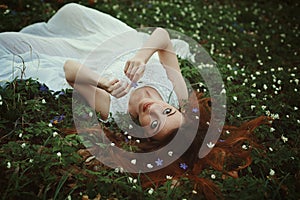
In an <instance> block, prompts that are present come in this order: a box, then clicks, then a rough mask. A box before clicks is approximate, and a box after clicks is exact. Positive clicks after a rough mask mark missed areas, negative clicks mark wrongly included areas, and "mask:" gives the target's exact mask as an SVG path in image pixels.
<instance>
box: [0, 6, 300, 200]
mask: <svg viewBox="0 0 300 200" xmlns="http://www.w3.org/2000/svg"><path fill="white" fill-rule="evenodd" d="M60 2H61V3H59V2H57V1H54V0H53V1H50V0H48V1H46V0H45V1H42V0H41V1H30V0H21V1H17V0H11V1H2V2H1V3H0V31H18V30H20V29H21V28H22V27H24V26H26V25H29V24H32V23H34V22H40V21H45V20H47V19H49V17H51V16H52V15H53V14H54V13H55V11H56V10H57V9H58V8H60V7H61V6H62V5H64V4H65V3H67V2H68V1H60ZM74 2H75V1H74ZM76 2H79V1H76ZM91 2H93V1H87V0H83V1H80V3H81V4H84V5H87V6H91V7H93V8H96V9H99V10H101V11H103V12H107V13H109V14H111V15H112V16H115V17H117V18H119V19H120V20H122V21H124V22H126V23H127V24H128V25H130V26H132V27H134V28H139V27H148V26H151V27H156V26H161V27H165V28H169V29H173V30H177V31H179V32H181V33H183V34H186V35H187V36H189V37H191V38H193V39H194V40H196V41H197V42H199V44H201V45H203V47H204V48H205V49H206V50H207V51H208V52H209V53H210V55H211V56H212V57H213V59H214V60H215V61H216V62H217V63H218V68H219V70H220V72H221V74H222V76H223V80H224V83H225V88H226V94H227V117H226V120H227V123H228V124H234V125H238V124H239V123H240V122H242V121H245V120H249V119H253V118H255V117H258V116H260V115H270V116H273V117H274V118H276V120H275V121H274V122H273V124H272V126H271V127H260V128H259V129H258V130H257V131H256V135H257V137H258V143H259V144H261V145H262V148H261V149H255V151H253V164H252V165H251V166H250V167H248V168H247V169H245V170H243V171H242V172H240V174H239V175H240V178H238V179H233V178H226V179H224V178H222V175H221V174H220V173H219V172H217V171H214V170H205V171H203V172H202V173H201V174H200V176H201V177H206V178H208V179H212V180H213V181H214V182H215V183H216V184H217V185H219V187H220V188H221V190H222V192H223V194H224V198H225V199H299V198H300V197H299V194H298V192H297V188H299V187H300V183H299V175H300V172H299V165H300V164H299V163H300V162H299V134H300V114H299V105H300V98H299V90H300V86H299V79H300V77H299V64H300V60H299V53H300V52H299V34H300V31H299V21H300V19H299V14H298V11H299V3H298V2H297V1H285V2H283V1H230V0H225V1H213V2H211V1H196V0H190V1H181V0H174V1H134V0H126V1H116V0H106V1H98V2H97V3H91ZM181 67H182V72H183V74H184V75H185V77H187V78H188V79H189V81H190V82H191V83H192V84H193V87H194V88H195V89H199V90H200V91H204V92H207V88H206V86H205V82H203V80H202V79H201V77H200V76H199V74H198V73H197V71H196V70H195V68H194V67H193V66H191V65H190V63H188V62H187V61H184V60H181ZM62 92H63V93H62ZM62 92H61V91H57V92H55V91H49V90H48V89H47V86H45V85H43V84H42V83H38V82H36V81H34V80H31V79H28V80H15V81H13V82H11V83H8V84H7V85H5V86H3V87H1V88H0V95H1V100H0V102H2V103H1V106H0V107H1V113H0V117H1V118H0V161H1V162H0V176H1V179H0V185H1V188H0V191H1V198H2V199H50V198H53V199H66V198H72V199H81V198H82V195H88V196H89V197H90V198H94V197H96V195H97V194H98V193H99V194H101V196H102V198H103V199H107V198H118V199H162V198H164V199H184V198H186V199H199V198H200V197H199V196H197V195H195V194H194V193H193V192H192V186H191V185H190V183H189V182H188V181H187V180H185V181H184V183H185V184H183V185H181V186H179V187H178V188H176V189H174V190H171V189H170V187H171V184H170V181H168V182H167V183H166V184H165V185H164V186H162V187H160V188H158V189H157V190H155V191H154V192H153V193H152V194H150V193H151V192H150V193H149V192H148V191H149V190H146V191H143V190H142V189H141V186H140V184H139V180H137V181H136V182H135V181H128V177H129V175H127V174H124V173H119V172H116V171H115V170H114V169H105V170H100V171H97V170H96V171H94V170H90V169H87V168H86V165H84V163H83V162H84V161H83V160H82V158H81V157H80V156H79V155H78V154H77V151H78V150H79V149H81V148H83V145H82V144H81V141H80V138H79V137H78V136H76V135H65V134H63V133H62V132H60V130H61V129H62V128H67V127H72V126H73V120H72V117H73V116H72V108H71V106H72V98H71V97H72V91H71V90H66V91H62ZM85 112H86V113H85V114H86V115H87V116H88V110H87V111H85Z"/></svg>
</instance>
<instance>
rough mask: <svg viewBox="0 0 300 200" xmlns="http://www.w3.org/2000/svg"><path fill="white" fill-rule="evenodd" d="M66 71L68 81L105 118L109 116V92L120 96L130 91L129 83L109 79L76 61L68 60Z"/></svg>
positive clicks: (65, 66)
mask: <svg viewBox="0 0 300 200" xmlns="http://www.w3.org/2000/svg"><path fill="white" fill-rule="evenodd" d="M64 71H65V77H66V80H67V81H68V83H69V84H70V85H71V86H72V87H73V88H74V89H75V90H76V91H78V92H79V93H80V94H81V95H82V96H83V97H84V98H85V99H86V101H87V102H88V103H89V105H90V106H91V107H92V108H94V109H95V110H96V111H97V112H100V115H101V118H102V119H103V120H106V119H107V118H108V116H109V109H110V107H109V106H110V96H109V93H110V94H111V95H113V96H115V97H117V98H119V97H122V96H124V95H125V94H127V92H128V91H129V90H128V89H127V88H128V84H127V85H126V84H122V83H121V81H119V80H118V79H113V80H107V79H106V78H103V77H101V76H100V75H99V74H98V73H97V72H95V71H93V70H91V69H89V68H87V67H84V66H83V65H82V64H81V63H78V62H76V61H71V60H68V61H66V62H65V65H64Z"/></svg>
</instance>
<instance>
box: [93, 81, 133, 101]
mask: <svg viewBox="0 0 300 200" xmlns="http://www.w3.org/2000/svg"><path fill="white" fill-rule="evenodd" d="M98 87H100V88H101V89H103V90H105V91H106V92H108V93H110V94H111V95H112V96H114V97H116V98H121V97H123V96H124V95H126V94H127V93H128V92H129V90H130V88H131V86H130V84H129V83H128V82H126V81H122V80H118V79H112V80H108V79H107V78H101V79H100V81H99V84H98Z"/></svg>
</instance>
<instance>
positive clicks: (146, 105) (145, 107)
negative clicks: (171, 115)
mask: <svg viewBox="0 0 300 200" xmlns="http://www.w3.org/2000/svg"><path fill="white" fill-rule="evenodd" d="M152 104H153V102H148V103H144V105H143V112H145V111H146V110H148V109H149V107H150V106H151V105H152Z"/></svg>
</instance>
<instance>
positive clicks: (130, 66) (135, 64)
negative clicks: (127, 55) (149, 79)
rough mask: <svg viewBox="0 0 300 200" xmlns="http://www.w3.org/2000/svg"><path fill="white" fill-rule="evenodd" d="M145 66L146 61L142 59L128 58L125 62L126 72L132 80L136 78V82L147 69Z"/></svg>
mask: <svg viewBox="0 0 300 200" xmlns="http://www.w3.org/2000/svg"><path fill="white" fill-rule="evenodd" d="M144 66H145V63H144V62H142V61H140V60H128V61H127V62H126V64H125V68H124V73H125V74H126V76H127V77H128V78H129V79H130V80H131V81H133V79H134V81H135V82H136V81H138V79H139V78H141V77H142V75H143V73H144V70H145V68H144ZM141 68H142V69H141ZM136 73H138V74H136ZM134 77H135V78H134Z"/></svg>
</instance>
